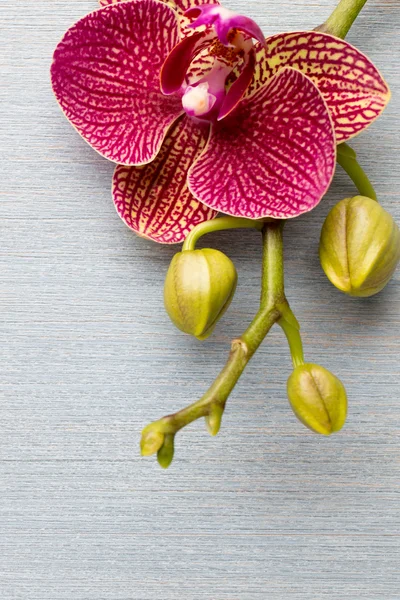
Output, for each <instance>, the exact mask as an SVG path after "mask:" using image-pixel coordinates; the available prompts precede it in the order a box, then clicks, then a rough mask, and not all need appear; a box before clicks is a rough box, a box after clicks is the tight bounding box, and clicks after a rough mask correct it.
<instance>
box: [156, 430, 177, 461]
mask: <svg viewBox="0 0 400 600" xmlns="http://www.w3.org/2000/svg"><path fill="white" fill-rule="evenodd" d="M174 438H175V436H174V435H172V434H171V433H167V434H166V435H165V440H164V444H163V445H162V446H161V448H160V449H159V451H158V452H157V460H158V464H159V465H160V466H161V467H162V468H163V469H168V467H169V466H170V464H171V463H172V460H173V458H174Z"/></svg>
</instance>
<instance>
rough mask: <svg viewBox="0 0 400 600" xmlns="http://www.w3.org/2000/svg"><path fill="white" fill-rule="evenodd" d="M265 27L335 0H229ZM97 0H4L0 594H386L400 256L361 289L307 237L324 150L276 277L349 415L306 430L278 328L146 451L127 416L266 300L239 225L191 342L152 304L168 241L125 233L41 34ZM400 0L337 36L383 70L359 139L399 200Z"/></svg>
mask: <svg viewBox="0 0 400 600" xmlns="http://www.w3.org/2000/svg"><path fill="white" fill-rule="evenodd" d="M227 5H228V6H229V7H231V8H233V9H238V10H241V11H243V12H245V13H247V14H249V15H250V16H252V17H255V18H257V19H258V21H259V22H260V24H261V25H262V27H263V29H264V32H265V34H270V33H273V32H277V31H283V30H295V29H300V28H312V27H314V26H316V25H317V24H319V23H320V22H322V21H323V20H324V18H325V17H326V16H327V15H328V14H329V12H330V10H331V9H332V8H333V6H334V0H309V1H308V0H285V1H283V0H282V1H278V0H268V1H267V0H252V1H249V0H228V1H227ZM95 6H96V4H95V0H14V1H12V0H1V2H0V29H1V32H0V68H1V73H0V103H1V112H0V127H1V147H0V151H1V163H0V170H1V171H0V172H1V179H0V191H1V200H2V201H1V206H0V228H1V246H0V288H1V294H0V324H1V342H0V356H1V367H0V369H1V372H0V396H1V400H0V415H1V430H0V431H1V433H0V597H1V598H2V599H4V600H11V599H23V600H71V599H73V600H150V599H153V598H154V599H160V600H161V599H163V600H176V599H178V598H183V599H185V600H200V599H201V600H228V599H229V600H256V599H257V600H259V599H260V600H261V599H263V600H264V599H268V600H278V599H279V600H286V599H287V598H288V599H291V600H292V599H293V600H295V599H296V600H297V599H298V600H300V599H301V600H319V599H320V598H321V599H322V598H330V599H333V600H343V599H348V600H358V599H361V598H362V599H363V600H367V599H368V600H399V598H400V567H399V562H400V561H399V558H400V541H399V526H400V506H399V500H400V493H399V481H400V448H399V441H400V440H399V425H400V393H399V392H400V390H399V379H400V378H399V350H400V342H399V308H400V273H399V272H398V273H397V275H396V277H395V279H394V281H393V282H392V283H391V284H390V285H389V287H388V288H387V289H386V290H385V291H384V292H383V293H382V294H380V295H379V296H377V297H375V298H373V299H369V300H364V301H354V300H351V299H349V298H347V297H345V296H343V295H341V294H340V293H339V292H338V291H336V290H335V289H334V288H332V286H331V285H330V284H329V282H328V281H327V280H326V279H325V277H324V275H323V273H322V271H321V269H320V266H319V263H318V258H317V246H318V236H319V231H320V228H321V225H322V222H323V219H324V217H325V215H326V214H327V212H328V210H329V208H330V207H331V206H332V205H333V204H334V203H335V202H336V201H338V200H340V199H341V198H343V197H345V196H347V195H352V194H353V191H354V190H353V187H352V184H351V183H350V182H349V181H348V180H347V179H346V177H345V175H344V174H343V173H342V172H338V173H337V176H336V179H335V182H334V185H333V187H332V190H331V192H330V193H329V195H328V197H327V198H326V199H325V200H324V201H323V203H322V204H321V205H320V206H319V208H318V209H317V210H315V211H314V212H313V213H312V214H311V215H309V216H306V217H304V218H300V219H298V220H296V221H294V222H291V223H290V224H288V226H287V229H286V232H285V235H286V273H287V291H288V295H289V297H290V299H291V301H292V304H293V308H294V309H295V311H296V314H297V316H298V317H299V319H300V320H301V323H302V327H303V335H304V341H305V345H306V357H307V358H308V359H309V360H313V361H316V362H320V363H321V364H323V365H324V366H326V367H328V368H330V369H331V370H332V371H334V372H335V373H336V374H337V375H338V376H339V377H340V378H341V379H342V380H343V382H344V383H345V385H346V387H347V389H348V393H349V400H350V414H349V420H348V424H347V426H346V428H345V429H344V431H343V432H342V433H341V434H339V435H337V436H335V437H332V438H329V439H325V438H322V437H318V436H314V435H313V434H311V433H309V432H308V431H307V430H305V429H303V428H302V427H301V426H300V424H299V423H298V422H297V421H296V419H295V417H294V416H293V415H292V414H291V411H290V409H289V407H288V403H287V400H286V397H285V382H286V379H287V377H288V375H289V373H290V362H289V356H288V352H287V348H286V343H285V340H284V339H283V337H282V335H281V333H280V331H279V330H276V331H275V330H273V332H272V334H271V335H270V336H269V338H268V340H267V342H266V343H265V344H264V345H263V347H262V349H261V350H260V352H259V353H258V355H257V357H256V358H255V359H254V360H253V361H252V363H251V364H250V365H249V368H248V370H247V372H246V374H245V376H244V377H243V379H242V381H241V383H240V385H239V386H238V387H237V389H236V390H235V392H234V394H233V395H232V398H231V402H230V403H229V406H228V408H227V411H226V416H225V419H224V424H223V428H222V431H221V434H220V435H219V436H218V437H217V438H216V439H212V438H210V437H209V436H208V435H207V434H206V432H205V430H204V427H203V423H197V424H195V425H194V426H192V427H191V428H189V429H187V430H185V431H184V433H182V435H180V436H179V437H178V439H177V449H176V460H175V462H174V463H173V465H172V467H171V468H170V470H169V471H167V472H164V471H162V470H161V469H160V468H159V467H158V466H157V464H156V462H155V460H154V459H141V458H140V457H139V453H138V443H139V438H140V430H141V428H142V427H143V426H144V425H145V424H147V422H149V421H150V420H153V419H156V418H158V417H160V416H162V415H163V414H165V413H168V412H171V411H174V410H176V409H178V408H180V407H182V406H184V405H185V404H187V403H188V402H191V401H193V400H195V399H196V398H198V397H199V396H200V395H201V394H202V393H203V391H204V390H205V388H206V386H207V385H208V384H209V382H210V381H211V379H212V378H213V377H214V376H215V375H216V373H217V371H218V369H219V366H220V365H222V364H223V362H224V360H225V357H226V353H227V349H228V345H229V340H230V339H231V338H232V337H234V336H236V335H237V334H238V333H240V332H241V331H242V330H243V329H244V328H245V327H246V324H247V323H248V321H249V319H250V317H251V316H252V314H253V313H254V312H255V310H256V306H257V301H258V293H259V292H258V282H259V261H260V243H259V240H258V237H257V234H255V233H251V232H240V233H239V234H238V233H221V234H218V235H215V236H214V237H213V238H212V239H210V238H209V239H208V240H207V242H206V243H207V244H208V245H210V244H214V245H215V246H216V247H218V248H220V249H221V250H222V251H225V252H226V253H228V254H229V255H230V256H231V257H232V259H233V260H234V261H235V263H236V265H237V267H238V271H239V276H240V283H239V288H238V292H237V295H236V297H235V300H234V302H233V305H232V308H231V310H230V311H229V313H228V314H227V315H226V316H225V317H224V319H223V321H222V322H221V323H220V324H219V326H218V328H217V330H216V333H215V335H214V336H213V338H212V339H211V340H210V341H208V342H207V343H205V344H200V343H198V342H196V341H195V340H191V339H189V338H187V337H185V336H183V335H182V334H180V333H179V332H178V331H176V330H175V329H174V328H173V326H172V325H171V324H170V323H169V321H168V319H167V318H166V315H165V314H164V309H163V302H162V285H163V279H164V274H165V271H166V269H167V266H168V263H169V261H170V259H171V257H172V255H173V253H174V252H175V249H174V248H171V247H169V248H168V247H160V246H157V245H154V244H152V243H150V242H146V241H144V240H142V239H139V238H137V237H136V236H135V235H134V234H133V233H131V232H130V231H129V230H128V229H127V228H126V227H125V226H124V225H123V223H122V222H121V221H120V220H119V218H118V217H117V215H116V213H115V210H114V208H113V205H112V202H111V199H110V191H109V190H110V179H111V174H112V171H113V166H112V165H111V164H110V163H108V162H107V161H105V160H103V159H101V158H100V157H99V156H98V155H97V154H96V153H95V152H93V151H92V150H91V149H90V147H89V146H87V145H86V144H85V143H84V142H83V141H82V140H81V139H80V138H79V136H78V135H77V134H76V133H75V132H74V131H73V129H72V128H71V127H70V125H69V124H68V123H67V121H66V120H65V119H64V118H63V116H62V114H61V112H60V110H59V108H58V107H57V105H56V103H55V101H54V100H53V98H52V93H51V90H50V87H49V75H48V70H49V64H50V60H51V55H52V51H53V48H54V46H55V45H56V43H57V41H58V40H59V38H60V37H61V35H62V33H63V32H64V30H66V29H67V28H68V27H69V26H70V25H71V24H72V23H73V22H74V21H76V20H77V19H78V18H79V17H81V16H83V15H84V14H85V13H86V12H89V11H90V10H91V9H93V8H94V7H95ZM399 27H400V5H399V2H398V0H370V1H369V2H368V4H367V6H366V8H365V9H364V11H363V14H362V16H361V17H360V18H359V20H358V22H357V24H356V25H355V27H354V28H353V30H352V31H351V34H350V35H349V38H348V39H349V41H351V42H353V43H354V44H356V45H357V46H359V47H360V49H362V50H364V51H366V52H367V53H368V54H369V56H370V57H371V58H372V59H373V60H374V61H375V62H376V64H377V65H378V66H379V67H381V68H382V70H383V72H384V74H385V76H386V78H387V80H388V82H389V84H390V86H391V88H392V92H393V100H392V102H391V105H390V107H389V108H388V109H387V111H386V112H385V114H384V116H383V117H382V118H381V120H380V121H379V122H378V123H375V124H374V125H373V126H372V127H371V128H370V129H369V130H368V131H367V132H365V133H364V134H363V135H361V136H360V137H359V138H357V139H356V140H355V141H354V142H353V146H354V147H355V149H356V150H357V151H358V152H359V158H360V161H361V162H362V164H363V165H364V166H365V167H366V168H367V171H368V173H369V175H370V177H371V179H372V181H373V182H374V184H376V188H377V190H378V193H379V196H380V198H381V201H382V203H383V204H384V206H385V207H386V208H387V209H388V210H389V211H391V212H392V214H393V215H395V217H396V218H397V220H398V221H400V191H399V188H400V163H399V120H398V114H399V111H400V78H399V75H400V66H399V65H400V37H399V34H398V31H399Z"/></svg>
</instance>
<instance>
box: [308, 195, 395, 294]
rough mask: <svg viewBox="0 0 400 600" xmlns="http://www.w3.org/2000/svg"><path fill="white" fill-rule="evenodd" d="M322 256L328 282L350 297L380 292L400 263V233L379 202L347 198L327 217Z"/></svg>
mask: <svg viewBox="0 0 400 600" xmlns="http://www.w3.org/2000/svg"><path fill="white" fill-rule="evenodd" d="M319 256H320V260H321V265H322V268H323V270H324V271H325V274H326V276H327V277H328V279H329V280H330V281H331V283H333V285H334V286H335V287H337V288H338V289H339V290H341V291H342V292H345V293H346V294H349V295H350V296H358V297H366V296H373V295H374V294H377V293H378V292H380V291H381V290H382V289H383V288H384V287H385V285H386V284H387V283H388V282H389V280H390V278H391V277H392V275H393V273H394V270H395V269H396V266H397V264H398V262H399V260H400V230H399V228H398V226H397V225H396V223H395V222H394V220H393V218H392V217H391V216H390V215H389V213H388V212H386V211H385V210H384V209H383V208H382V206H380V204H378V202H375V201H374V200H371V198H367V197H366V196H355V197H354V198H346V199H345V200H342V201H341V202H339V203H338V204H337V205H336V206H334V208H333V209H332V210H331V211H330V213H329V214H328V216H327V218H326V221H325V223H324V226H323V228H322V232H321V240H320V248H319Z"/></svg>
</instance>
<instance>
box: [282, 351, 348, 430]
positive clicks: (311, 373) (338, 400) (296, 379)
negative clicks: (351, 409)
mask: <svg viewBox="0 0 400 600" xmlns="http://www.w3.org/2000/svg"><path fill="white" fill-rule="evenodd" d="M287 393H288V397H289V402H290V404H291V406H292V409H293V412H294V414H295V415H296V417H297V418H298V419H299V420H300V421H301V422H302V423H303V424H304V425H305V426H306V427H308V428H309V429H311V430H312V431H315V432H316V433H321V434H323V435H330V434H331V433H334V432H335V431H339V430H340V429H342V427H343V425H344V424H345V421H346V416H347V396H346V390H345V389H344V386H343V384H342V382H341V381H340V380H339V379H338V378H337V377H335V375H333V374H332V373H331V372H330V371H328V370H327V369H324V367H320V366H319V365H314V364H311V363H306V364H303V365H300V366H299V367H297V368H296V369H295V370H294V371H293V373H292V375H291V376H290V377H289V380H288V383H287Z"/></svg>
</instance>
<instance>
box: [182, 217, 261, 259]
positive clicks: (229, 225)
mask: <svg viewBox="0 0 400 600" xmlns="http://www.w3.org/2000/svg"><path fill="white" fill-rule="evenodd" d="M263 225H264V223H263V221H252V220H251V219H239V218H237V217H220V218H218V219H212V220H211V221H205V222H204V223H200V225H197V226H196V227H195V228H194V229H192V231H191V232H190V233H189V235H188V236H187V238H186V240H185V243H184V244H183V247H182V251H185V250H194V249H195V247H196V244H197V242H198V241H199V239H200V238H201V237H203V235H206V234H207V233H213V232H215V231H224V230H226V229H258V230H259V231H261V230H262V228H263Z"/></svg>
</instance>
